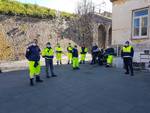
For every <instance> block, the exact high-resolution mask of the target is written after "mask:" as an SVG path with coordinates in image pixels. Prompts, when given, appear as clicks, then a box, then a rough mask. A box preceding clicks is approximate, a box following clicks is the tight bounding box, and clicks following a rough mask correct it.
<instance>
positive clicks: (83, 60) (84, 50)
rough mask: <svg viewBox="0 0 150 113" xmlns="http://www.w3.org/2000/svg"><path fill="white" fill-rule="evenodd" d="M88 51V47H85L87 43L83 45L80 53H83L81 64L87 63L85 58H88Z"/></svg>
mask: <svg viewBox="0 0 150 113" xmlns="http://www.w3.org/2000/svg"><path fill="white" fill-rule="evenodd" d="M87 52H88V49H87V48H86V47H85V45H82V47H81V49H80V55H81V59H80V64H85V58H86V54H87Z"/></svg>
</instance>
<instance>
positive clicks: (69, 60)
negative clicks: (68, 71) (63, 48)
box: [67, 43, 73, 64]
mask: <svg viewBox="0 0 150 113" xmlns="http://www.w3.org/2000/svg"><path fill="white" fill-rule="evenodd" d="M72 49H73V47H72V46H71V43H69V44H68V47H67V52H68V64H70V63H72Z"/></svg>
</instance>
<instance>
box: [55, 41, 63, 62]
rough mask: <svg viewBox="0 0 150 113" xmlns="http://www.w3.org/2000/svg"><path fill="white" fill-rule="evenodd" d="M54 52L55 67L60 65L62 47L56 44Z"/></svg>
mask: <svg viewBox="0 0 150 113" xmlns="http://www.w3.org/2000/svg"><path fill="white" fill-rule="evenodd" d="M55 51H56V59H57V65H59V64H62V52H63V50H62V47H61V46H60V44H57V47H56V48H55Z"/></svg>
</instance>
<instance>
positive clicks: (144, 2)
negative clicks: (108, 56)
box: [112, 0, 150, 45]
mask: <svg viewBox="0 0 150 113" xmlns="http://www.w3.org/2000/svg"><path fill="white" fill-rule="evenodd" d="M118 1H120V0H118ZM125 1H126V2H124V3H123V2H122V3H120V2H114V3H113V17H112V20H113V22H112V43H113V45H116V44H123V43H124V42H125V41H127V40H131V36H132V35H131V34H132V32H131V31H132V11H133V10H135V9H140V8H144V7H149V5H150V0H125ZM149 22H150V21H149ZM149 33H150V26H149ZM147 40H150V39H146V40H140V41H139V40H138V41H137V40H132V42H133V43H135V44H136V43H139V42H143V41H147Z"/></svg>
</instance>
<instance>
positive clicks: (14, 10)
mask: <svg viewBox="0 0 150 113" xmlns="http://www.w3.org/2000/svg"><path fill="white" fill-rule="evenodd" d="M0 13H1V14H7V15H19V16H31V17H37V18H55V17H56V14H57V11H56V10H54V9H49V8H46V7H41V6H38V5H33V4H25V3H20V2H17V1H15V0H0ZM60 16H61V17H62V18H65V19H70V18H71V17H73V16H74V15H73V14H70V13H67V12H60Z"/></svg>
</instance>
